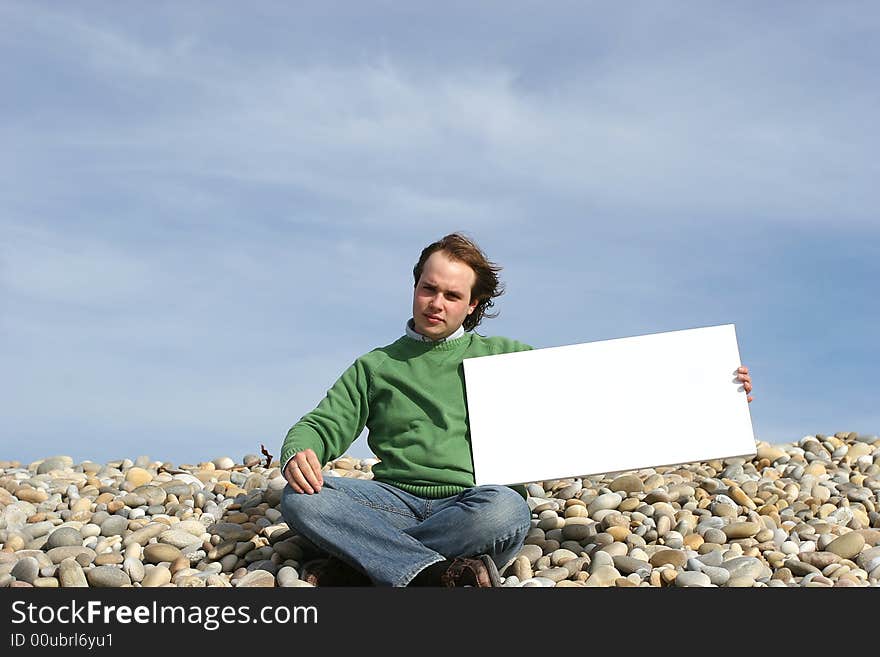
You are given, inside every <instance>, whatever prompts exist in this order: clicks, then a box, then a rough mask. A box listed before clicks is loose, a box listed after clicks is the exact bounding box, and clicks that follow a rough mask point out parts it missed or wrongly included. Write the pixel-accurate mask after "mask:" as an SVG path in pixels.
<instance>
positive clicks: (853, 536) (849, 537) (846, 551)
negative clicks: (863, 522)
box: [825, 532, 865, 559]
mask: <svg viewBox="0 0 880 657" xmlns="http://www.w3.org/2000/svg"><path fill="white" fill-rule="evenodd" d="M863 547H865V537H864V536H862V535H861V534H859V533H858V532H849V533H848V534H844V535H843V536H840V537H838V538H836V539H834V540H833V541H831V543H829V544H828V546H827V547H826V548H825V549H826V550H827V551H828V552H833V553H834V554H836V555H837V556H839V557H841V558H842V559H852V558H853V557H855V556H856V555H857V554H858V553H859V552H861V551H862V548H863Z"/></svg>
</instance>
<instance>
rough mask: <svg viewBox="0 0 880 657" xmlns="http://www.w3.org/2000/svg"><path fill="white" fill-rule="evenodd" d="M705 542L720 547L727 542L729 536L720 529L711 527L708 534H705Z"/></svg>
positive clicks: (707, 531)
mask: <svg viewBox="0 0 880 657" xmlns="http://www.w3.org/2000/svg"><path fill="white" fill-rule="evenodd" d="M703 540H704V541H705V542H706V543H717V544H718V545H722V544H724V543H726V542H727V534H725V533H724V532H723V531H721V530H720V529H716V528H714V527H710V528H709V529H707V530H706V533H705V534H703Z"/></svg>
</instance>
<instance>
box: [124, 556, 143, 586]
mask: <svg viewBox="0 0 880 657" xmlns="http://www.w3.org/2000/svg"><path fill="white" fill-rule="evenodd" d="M122 570H123V571H125V573H126V574H127V575H128V576H129V577H130V578H131V581H132V582H141V581H143V579H144V575H145V574H146V571H145V570H144V564H143V562H142V561H141V560H140V559H135V558H133V557H128V558H126V559H125V560H123V562H122Z"/></svg>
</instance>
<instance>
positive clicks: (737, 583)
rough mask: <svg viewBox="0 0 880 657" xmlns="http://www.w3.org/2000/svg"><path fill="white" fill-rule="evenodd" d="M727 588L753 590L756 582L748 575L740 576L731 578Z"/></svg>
mask: <svg viewBox="0 0 880 657" xmlns="http://www.w3.org/2000/svg"><path fill="white" fill-rule="evenodd" d="M726 586H727V588H730V589H736V588H752V587H754V586H755V580H754V579H753V578H751V577H748V576H747V575H738V576H736V577H731V578H730V579H729V580H728V581H727V584H726Z"/></svg>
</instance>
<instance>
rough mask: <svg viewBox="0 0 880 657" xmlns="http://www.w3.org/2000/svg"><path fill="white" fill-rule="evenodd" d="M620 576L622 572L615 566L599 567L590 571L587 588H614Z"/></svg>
mask: <svg viewBox="0 0 880 657" xmlns="http://www.w3.org/2000/svg"><path fill="white" fill-rule="evenodd" d="M620 576H621V575H620V572H618V570H617V569H616V568H615V567H614V566H599V567H598V568H594V569H592V570H591V571H590V577H589V579H587V581H586V586H590V587H595V586H613V585H614V582H615V581H616V580H617V579H618V578H620Z"/></svg>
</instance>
